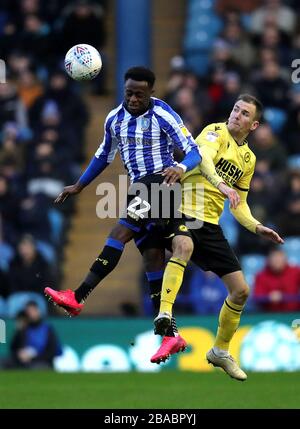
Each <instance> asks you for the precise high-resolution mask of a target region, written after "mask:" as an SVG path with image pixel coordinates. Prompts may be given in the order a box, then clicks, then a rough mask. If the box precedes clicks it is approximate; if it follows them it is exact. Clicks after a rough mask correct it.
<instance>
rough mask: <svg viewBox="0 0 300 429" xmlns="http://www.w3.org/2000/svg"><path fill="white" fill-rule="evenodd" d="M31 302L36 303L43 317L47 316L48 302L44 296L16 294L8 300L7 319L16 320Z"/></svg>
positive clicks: (25, 293)
mask: <svg viewBox="0 0 300 429" xmlns="http://www.w3.org/2000/svg"><path fill="white" fill-rule="evenodd" d="M29 301H35V302H36V303H37V305H38V307H39V309H40V311H41V314H42V316H43V317H45V316H47V313H48V309H47V302H46V300H45V298H44V297H43V296H42V295H40V294H38V293H36V292H16V293H13V294H12V295H10V296H9V297H8V298H7V304H6V308H7V317H9V318H12V319H13V318H15V317H16V315H17V314H18V313H19V311H21V310H23V309H24V307H25V305H26V304H27V302H29Z"/></svg>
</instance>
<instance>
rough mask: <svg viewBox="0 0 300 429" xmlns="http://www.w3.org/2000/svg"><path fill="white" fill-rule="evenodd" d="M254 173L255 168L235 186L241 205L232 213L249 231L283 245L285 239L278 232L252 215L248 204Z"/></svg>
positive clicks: (232, 210)
mask: <svg viewBox="0 0 300 429" xmlns="http://www.w3.org/2000/svg"><path fill="white" fill-rule="evenodd" d="M253 172H254V166H253V169H252V170H251V171H250V172H249V174H248V175H246V176H245V177H244V178H243V179H242V181H239V182H238V183H237V184H236V185H235V187H236V189H237V192H238V194H239V196H240V204H239V205H238V207H236V208H235V209H233V208H231V209H230V211H231V213H232V214H233V216H234V217H235V218H236V220H237V221H238V222H239V223H240V224H241V225H243V226H244V227H245V228H246V229H248V230H249V231H251V232H253V233H254V234H258V235H261V236H262V237H264V238H266V239H268V240H271V241H273V242H274V243H277V244H283V243H284V241H283V239H282V238H281V237H280V235H279V234H278V233H277V232H276V231H274V230H273V229H271V228H268V227H266V226H264V225H262V223H261V222H259V221H258V220H257V219H255V217H254V216H253V215H252V213H251V210H250V207H249V205H248V203H247V196H248V192H249V186H250V182H251V178H252V175H253Z"/></svg>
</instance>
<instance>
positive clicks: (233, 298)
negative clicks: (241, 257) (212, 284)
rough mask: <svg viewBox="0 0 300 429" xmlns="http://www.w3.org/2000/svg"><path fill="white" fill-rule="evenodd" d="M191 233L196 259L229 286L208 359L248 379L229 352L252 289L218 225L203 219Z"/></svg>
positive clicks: (230, 373) (201, 266)
mask: <svg viewBox="0 0 300 429" xmlns="http://www.w3.org/2000/svg"><path fill="white" fill-rule="evenodd" d="M191 236H192V238H193V243H194V252H193V255H192V257H191V260H192V261H193V263H194V264H196V265H197V266H198V267H199V268H201V269H203V270H205V271H213V272H214V273H216V274H217V275H218V276H219V277H220V278H221V279H222V280H223V282H224V284H225V286H226V287H227V289H228V297H227V298H226V300H225V302H224V304H223V306H222V309H221V311H220V316H219V328H218V332H217V336H216V342H215V344H214V346H213V348H212V349H211V350H209V351H208V352H207V354H206V357H207V360H208V361H209V362H210V363H212V364H213V365H214V366H218V367H220V368H222V369H223V370H224V371H225V372H226V373H227V374H229V375H230V376H231V377H233V378H235V379H237V380H241V381H242V380H245V379H246V378H247V375H246V374H245V373H244V372H243V371H242V370H241V369H240V368H239V367H238V365H237V363H236V362H235V360H234V359H233V358H232V356H230V354H229V352H228V348H229V344H230V341H231V339H232V337H233V335H234V333H235V331H236V329H237V327H238V325H239V322H240V317H241V313H242V309H243V308H244V305H245V302H246V299H247V296H248V291H249V288H248V286H247V284H246V281H245V279H244V276H243V274H242V271H241V266H240V263H239V261H238V259H237V257H236V255H235V254H234V252H233V250H232V249H231V247H230V245H229V243H228V241H227V240H226V238H225V237H224V234H223V231H222V229H221V227H220V226H219V225H214V224H210V223H207V222H204V223H203V226H202V228H199V229H195V230H191Z"/></svg>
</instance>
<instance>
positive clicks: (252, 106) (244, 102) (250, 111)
mask: <svg viewBox="0 0 300 429" xmlns="http://www.w3.org/2000/svg"><path fill="white" fill-rule="evenodd" d="M262 110H263V106H262V104H261V102H260V101H259V100H258V99H257V98H256V97H254V96H253V95H250V94H242V95H240V96H239V97H238V99H237V100H236V102H235V104H234V106H233V109H232V111H231V113H230V116H229V119H228V129H229V131H230V133H231V134H233V135H234V134H238V135H248V134H249V133H250V131H254V130H256V128H257V127H258V126H259V120H260V118H261V116H262Z"/></svg>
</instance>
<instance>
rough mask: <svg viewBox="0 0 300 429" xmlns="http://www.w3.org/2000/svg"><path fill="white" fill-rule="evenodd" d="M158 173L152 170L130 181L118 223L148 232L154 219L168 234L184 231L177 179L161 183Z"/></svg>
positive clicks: (182, 232) (184, 232) (162, 178)
mask: <svg viewBox="0 0 300 429" xmlns="http://www.w3.org/2000/svg"><path fill="white" fill-rule="evenodd" d="M163 181H164V177H163V176H162V175H161V174H151V175H148V176H145V177H142V178H141V179H140V180H139V181H138V182H135V183H133V184H132V185H131V186H130V187H129V189H128V194H127V204H126V209H125V211H124V213H123V216H122V217H121V218H120V220H119V223H120V224H122V225H125V226H126V227H127V228H129V229H131V230H133V231H134V232H136V233H138V234H139V233H140V232H141V231H142V232H143V234H147V231H149V230H150V228H151V226H152V225H153V224H154V223H155V224H156V225H159V226H160V227H162V228H164V229H165V231H167V232H168V235H170V234H173V233H174V234H175V235H179V234H180V235H187V236H189V237H190V233H189V231H188V229H187V228H186V226H185V222H186V218H185V216H184V215H183V214H182V213H181V212H179V210H178V208H179V206H180V204H181V186H180V183H178V184H175V185H174V186H170V187H167V185H162V183H163Z"/></svg>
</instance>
